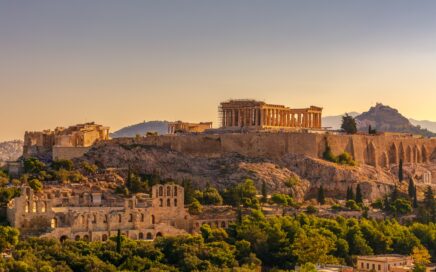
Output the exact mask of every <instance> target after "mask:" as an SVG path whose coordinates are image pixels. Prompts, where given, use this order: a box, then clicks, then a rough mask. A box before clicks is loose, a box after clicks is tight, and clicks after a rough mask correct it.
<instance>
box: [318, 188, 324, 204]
mask: <svg viewBox="0 0 436 272" xmlns="http://www.w3.org/2000/svg"><path fill="white" fill-rule="evenodd" d="M317 200H318V203H319V204H321V205H324V204H325V195H324V187H323V186H322V185H321V187H319V189H318V197H317Z"/></svg>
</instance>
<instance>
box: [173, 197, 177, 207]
mask: <svg viewBox="0 0 436 272" xmlns="http://www.w3.org/2000/svg"><path fill="white" fill-rule="evenodd" d="M174 207H177V198H175V199H174Z"/></svg>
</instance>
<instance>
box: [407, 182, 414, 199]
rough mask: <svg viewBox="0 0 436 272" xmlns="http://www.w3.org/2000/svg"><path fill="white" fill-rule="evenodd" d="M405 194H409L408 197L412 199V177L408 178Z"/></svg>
mask: <svg viewBox="0 0 436 272" xmlns="http://www.w3.org/2000/svg"><path fill="white" fill-rule="evenodd" d="M407 193H408V194H409V197H410V198H411V199H412V198H413V197H414V195H415V184H414V182H413V179H412V177H410V178H409V186H408V188H407Z"/></svg>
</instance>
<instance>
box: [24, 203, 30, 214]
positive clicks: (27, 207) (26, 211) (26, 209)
mask: <svg viewBox="0 0 436 272" xmlns="http://www.w3.org/2000/svg"><path fill="white" fill-rule="evenodd" d="M29 206H30V205H29V201H27V202H26V206H25V207H24V212H25V213H28V212H29Z"/></svg>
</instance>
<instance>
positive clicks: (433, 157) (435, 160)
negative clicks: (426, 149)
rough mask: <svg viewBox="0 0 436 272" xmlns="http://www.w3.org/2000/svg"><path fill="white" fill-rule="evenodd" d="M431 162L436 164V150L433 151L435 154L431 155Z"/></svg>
mask: <svg viewBox="0 0 436 272" xmlns="http://www.w3.org/2000/svg"><path fill="white" fill-rule="evenodd" d="M430 161H431V162H436V148H435V149H433V153H431V156H430Z"/></svg>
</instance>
